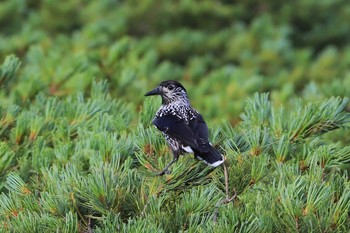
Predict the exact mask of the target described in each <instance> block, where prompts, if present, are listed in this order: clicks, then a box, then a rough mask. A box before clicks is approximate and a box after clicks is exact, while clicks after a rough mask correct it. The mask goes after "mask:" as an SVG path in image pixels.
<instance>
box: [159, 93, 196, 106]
mask: <svg viewBox="0 0 350 233" xmlns="http://www.w3.org/2000/svg"><path fill="white" fill-rule="evenodd" d="M162 105H163V106H166V105H173V106H182V107H191V103H190V101H189V99H188V98H187V96H184V97H179V96H177V97H176V99H169V98H167V97H164V96H162Z"/></svg>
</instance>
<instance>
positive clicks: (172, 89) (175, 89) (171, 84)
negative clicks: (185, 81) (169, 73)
mask: <svg viewBox="0 0 350 233" xmlns="http://www.w3.org/2000/svg"><path fill="white" fill-rule="evenodd" d="M150 95H160V96H161V97H162V103H163V104H170V103H173V102H183V103H184V104H189V101H188V97H187V92H186V89H185V88H184V86H182V84H181V83H179V82H178V81H175V80H167V81H163V82H161V83H160V84H159V85H158V87H156V88H154V89H153V90H152V91H150V92H148V93H146V94H145V96H150Z"/></svg>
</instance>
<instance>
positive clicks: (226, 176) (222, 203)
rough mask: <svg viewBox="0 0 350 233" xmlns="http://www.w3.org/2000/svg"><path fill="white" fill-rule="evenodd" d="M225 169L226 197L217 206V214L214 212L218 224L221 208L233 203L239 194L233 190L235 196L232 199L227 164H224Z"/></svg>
mask: <svg viewBox="0 0 350 233" xmlns="http://www.w3.org/2000/svg"><path fill="white" fill-rule="evenodd" d="M222 165H223V167H224V176H225V194H226V197H225V199H224V200H221V201H219V202H218V203H217V204H216V205H215V212H214V216H213V221H214V222H216V221H217V217H218V214H219V207H220V206H221V205H226V204H228V203H230V202H232V201H233V200H234V199H235V198H236V197H237V192H236V190H235V189H234V188H233V190H232V191H233V195H232V196H231V197H230V196H229V195H230V191H229V187H228V186H229V185H228V172H227V168H226V165H225V163H223V164H222Z"/></svg>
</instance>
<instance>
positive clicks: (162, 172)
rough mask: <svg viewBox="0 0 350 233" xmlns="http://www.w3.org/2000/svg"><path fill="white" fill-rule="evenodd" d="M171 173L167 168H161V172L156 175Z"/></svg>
mask: <svg viewBox="0 0 350 233" xmlns="http://www.w3.org/2000/svg"><path fill="white" fill-rule="evenodd" d="M170 173H171V171H169V169H168V168H165V169H164V170H162V171H161V172H159V173H157V176H163V175H165V174H167V175H169V174H170Z"/></svg>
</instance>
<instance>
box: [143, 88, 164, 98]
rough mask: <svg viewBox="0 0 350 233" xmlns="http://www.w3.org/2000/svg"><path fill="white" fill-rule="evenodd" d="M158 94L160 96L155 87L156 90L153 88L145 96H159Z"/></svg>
mask: <svg viewBox="0 0 350 233" xmlns="http://www.w3.org/2000/svg"><path fill="white" fill-rule="evenodd" d="M160 94H161V92H160V90H159V87H157V88H154V89H153V90H152V91H150V92H147V93H146V94H145V96H150V95H160Z"/></svg>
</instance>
